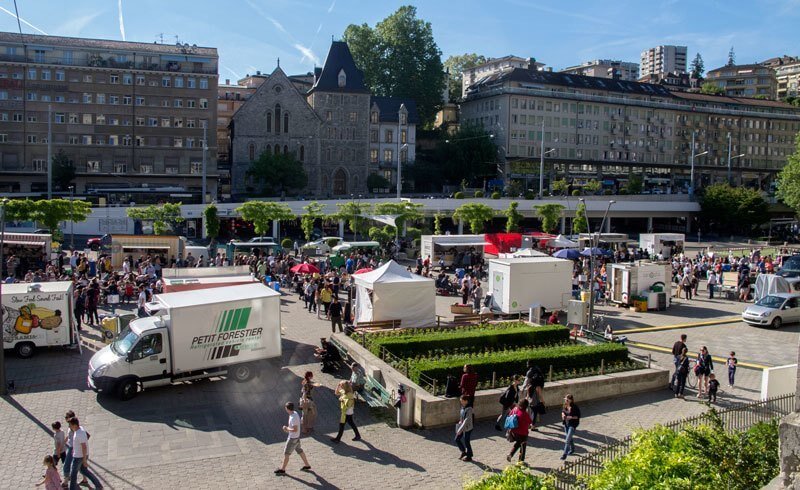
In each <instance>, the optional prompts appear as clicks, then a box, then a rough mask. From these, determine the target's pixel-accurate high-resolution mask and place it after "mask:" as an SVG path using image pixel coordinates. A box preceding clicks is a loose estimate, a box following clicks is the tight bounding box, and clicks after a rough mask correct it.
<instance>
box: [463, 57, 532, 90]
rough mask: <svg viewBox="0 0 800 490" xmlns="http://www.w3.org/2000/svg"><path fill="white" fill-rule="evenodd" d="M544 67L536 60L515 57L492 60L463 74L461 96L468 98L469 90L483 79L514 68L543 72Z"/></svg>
mask: <svg viewBox="0 0 800 490" xmlns="http://www.w3.org/2000/svg"><path fill="white" fill-rule="evenodd" d="M544 66H545V65H544V63H539V62H537V61H536V58H520V57H519V56H514V55H508V56H503V57H502V58H492V59H490V60H489V61H487V62H486V63H481V64H480V65H478V66H473V67H472V68H468V69H466V70H464V71H462V72H461V96H462V97H466V94H467V88H469V87H471V86H472V85H475V84H476V83H478V82H480V80H481V79H483V78H486V77H489V76H492V75H496V74H498V73H501V72H503V71H507V70H513V69H514V68H525V69H534V67H535V69H536V70H543V69H544Z"/></svg>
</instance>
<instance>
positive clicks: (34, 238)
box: [3, 233, 45, 247]
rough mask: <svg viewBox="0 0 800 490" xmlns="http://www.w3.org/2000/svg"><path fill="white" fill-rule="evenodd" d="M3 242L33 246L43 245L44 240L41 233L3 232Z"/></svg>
mask: <svg viewBox="0 0 800 490" xmlns="http://www.w3.org/2000/svg"><path fill="white" fill-rule="evenodd" d="M3 243H6V244H8V245H29V246H34V247H44V246H45V240H44V236H43V235H34V234H31V233H5V234H4V235H3Z"/></svg>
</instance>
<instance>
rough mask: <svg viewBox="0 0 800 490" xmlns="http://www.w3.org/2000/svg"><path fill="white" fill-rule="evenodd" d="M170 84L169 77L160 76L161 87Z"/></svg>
mask: <svg viewBox="0 0 800 490" xmlns="http://www.w3.org/2000/svg"><path fill="white" fill-rule="evenodd" d="M171 85H172V79H171V78H170V77H162V78H161V86H162V87H165V88H166V87H170V86H171Z"/></svg>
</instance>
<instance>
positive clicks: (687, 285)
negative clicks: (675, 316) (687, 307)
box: [680, 274, 692, 300]
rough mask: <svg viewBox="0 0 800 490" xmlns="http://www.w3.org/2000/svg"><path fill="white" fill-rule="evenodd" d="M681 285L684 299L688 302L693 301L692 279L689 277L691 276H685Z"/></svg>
mask: <svg viewBox="0 0 800 490" xmlns="http://www.w3.org/2000/svg"><path fill="white" fill-rule="evenodd" d="M680 284H681V289H682V290H683V295H684V297H685V298H686V299H687V300H690V299H692V278H691V277H689V274H684V275H683V278H682V279H681V283H680Z"/></svg>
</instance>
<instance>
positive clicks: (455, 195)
mask: <svg viewBox="0 0 800 490" xmlns="http://www.w3.org/2000/svg"><path fill="white" fill-rule="evenodd" d="M453 197H454V198H455V199H464V193H463V192H461V191H458V192H456V193H455V194H453Z"/></svg>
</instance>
